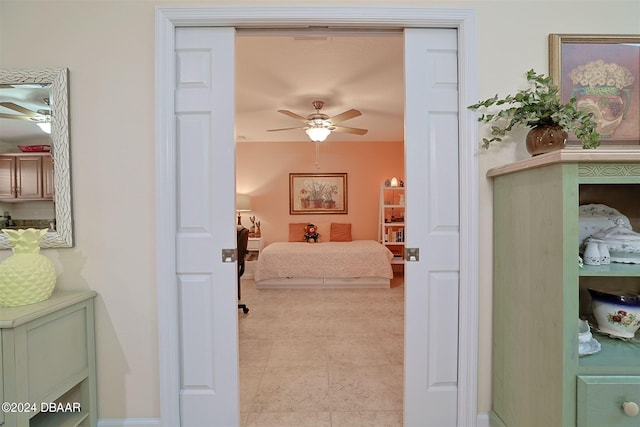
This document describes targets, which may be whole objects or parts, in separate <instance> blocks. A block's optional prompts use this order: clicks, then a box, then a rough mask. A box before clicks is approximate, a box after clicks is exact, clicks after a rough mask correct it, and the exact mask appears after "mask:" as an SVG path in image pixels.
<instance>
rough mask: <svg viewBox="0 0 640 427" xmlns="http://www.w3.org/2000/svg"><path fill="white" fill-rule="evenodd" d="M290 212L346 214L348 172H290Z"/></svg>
mask: <svg viewBox="0 0 640 427" xmlns="http://www.w3.org/2000/svg"><path fill="white" fill-rule="evenodd" d="M289 213H290V214H291V215H299V214H346V213H347V174H346V173H290V174H289Z"/></svg>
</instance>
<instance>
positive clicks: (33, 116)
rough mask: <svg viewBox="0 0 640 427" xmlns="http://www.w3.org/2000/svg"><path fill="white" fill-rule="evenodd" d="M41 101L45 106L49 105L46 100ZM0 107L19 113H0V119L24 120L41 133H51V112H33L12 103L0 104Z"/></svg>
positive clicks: (43, 110)
mask: <svg viewBox="0 0 640 427" xmlns="http://www.w3.org/2000/svg"><path fill="white" fill-rule="evenodd" d="M42 101H43V102H44V103H45V104H46V105H49V99H48V98H44V99H43V100H42ZM0 107H3V108H6V109H8V110H12V111H15V112H17V113H20V114H7V113H1V112H0V119H16V120H26V121H29V122H33V123H35V124H36V125H38V127H39V128H40V129H42V131H43V132H45V133H51V110H46V109H38V110H37V111H33V110H30V109H28V108H25V107H23V106H21V105H18V104H16V103H13V102H0Z"/></svg>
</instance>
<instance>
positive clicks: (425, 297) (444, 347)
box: [404, 29, 460, 427]
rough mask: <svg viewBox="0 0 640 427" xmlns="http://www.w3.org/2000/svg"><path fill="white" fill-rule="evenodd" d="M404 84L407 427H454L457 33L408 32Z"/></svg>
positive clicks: (455, 417)
mask: <svg viewBox="0 0 640 427" xmlns="http://www.w3.org/2000/svg"><path fill="white" fill-rule="evenodd" d="M405 86H406V88H407V89H406V94H405V97H406V99H405V103H406V106H407V107H406V110H405V147H406V148H405V150H406V151H405V155H406V160H405V162H406V163H405V165H406V180H407V196H406V206H407V212H406V219H407V239H406V240H407V241H406V245H407V247H408V248H419V249H420V259H419V261H416V262H407V263H406V264H405V298H406V307H405V316H406V325H405V411H404V413H405V425H406V426H408V427H429V426H438V427H443V426H455V425H456V424H457V394H458V292H459V269H460V259H459V239H460V235H459V233H460V230H459V224H460V222H459V200H458V195H459V188H458V157H459V155H458V118H457V114H458V87H457V37H456V30H453V29H406V30H405ZM417 105H420V106H421V108H415V106H417ZM425 332H426V333H425Z"/></svg>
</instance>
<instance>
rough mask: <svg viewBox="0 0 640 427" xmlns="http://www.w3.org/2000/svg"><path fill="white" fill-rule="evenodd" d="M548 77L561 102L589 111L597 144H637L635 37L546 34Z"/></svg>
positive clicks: (638, 57) (639, 110) (639, 104)
mask: <svg viewBox="0 0 640 427" xmlns="http://www.w3.org/2000/svg"><path fill="white" fill-rule="evenodd" d="M549 75H550V76H551V78H552V79H553V82H554V83H555V84H556V85H558V88H559V89H560V96H561V100H562V102H563V103H566V102H568V101H569V100H570V99H571V98H574V97H575V98H576V100H577V106H578V108H579V109H586V110H588V111H591V112H593V117H594V119H595V121H596V123H597V131H598V133H599V134H600V137H601V142H602V144H603V145H607V144H609V145H612V144H639V143H640V36H637V35H635V36H632V35H574V34H550V35H549ZM569 139H570V140H575V139H576V138H575V136H574V135H571V136H570V137H569Z"/></svg>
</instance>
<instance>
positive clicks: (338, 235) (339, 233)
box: [331, 222, 351, 242]
mask: <svg viewBox="0 0 640 427" xmlns="http://www.w3.org/2000/svg"><path fill="white" fill-rule="evenodd" d="M331 241H332V242H350V241H351V224H350V223H347V224H340V223H337V222H332V223H331Z"/></svg>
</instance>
